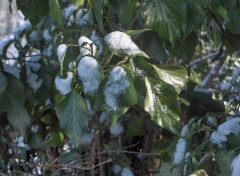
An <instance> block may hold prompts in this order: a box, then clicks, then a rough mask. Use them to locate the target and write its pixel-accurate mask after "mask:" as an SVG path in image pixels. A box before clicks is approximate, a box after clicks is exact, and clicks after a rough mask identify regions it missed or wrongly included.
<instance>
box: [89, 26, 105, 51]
mask: <svg viewBox="0 0 240 176" xmlns="http://www.w3.org/2000/svg"><path fill="white" fill-rule="evenodd" d="M90 39H91V40H92V41H93V42H94V43H96V45H97V49H98V50H97V53H98V55H99V56H100V55H102V52H103V44H102V41H101V39H100V38H99V36H98V35H97V34H96V31H92V34H91V37H90Z"/></svg>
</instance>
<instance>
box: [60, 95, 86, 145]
mask: <svg viewBox="0 0 240 176" xmlns="http://www.w3.org/2000/svg"><path fill="white" fill-rule="evenodd" d="M56 112H57V116H58V118H59V123H60V127H61V128H62V129H63V131H64V132H65V134H66V135H67V136H68V137H69V138H70V139H71V140H72V142H73V143H74V144H76V145H78V144H79V141H80V136H81V134H83V132H84V130H85V129H86V127H87V123H88V119H89V118H90V115H89V113H88V110H87V107H86V105H85V103H84V100H83V98H82V97H81V96H80V95H79V94H78V93H77V92H75V91H72V92H70V93H69V94H67V95H66V97H65V98H64V99H63V100H62V101H60V102H59V103H57V105H56Z"/></svg>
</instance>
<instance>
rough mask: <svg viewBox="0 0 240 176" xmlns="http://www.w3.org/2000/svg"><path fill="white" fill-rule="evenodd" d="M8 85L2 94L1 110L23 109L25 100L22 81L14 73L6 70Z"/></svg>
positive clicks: (0, 99) (0, 97)
mask: <svg viewBox="0 0 240 176" xmlns="http://www.w3.org/2000/svg"><path fill="white" fill-rule="evenodd" d="M4 76H5V77H6V78H7V81H8V85H7V87H6V89H5V91H4V93H3V94H2V95H1V96H0V112H3V111H7V112H10V111H16V110H18V109H21V108H22V106H23V104H24V101H25V92H24V86H23V84H22V82H21V81H19V80H18V79H16V78H15V77H14V76H13V75H11V74H9V73H6V72H4Z"/></svg>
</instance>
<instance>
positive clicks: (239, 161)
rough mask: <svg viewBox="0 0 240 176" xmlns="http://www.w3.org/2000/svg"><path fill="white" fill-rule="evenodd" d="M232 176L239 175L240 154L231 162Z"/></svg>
mask: <svg viewBox="0 0 240 176" xmlns="http://www.w3.org/2000/svg"><path fill="white" fill-rule="evenodd" d="M231 169H232V176H239V175H240V154H238V155H237V156H236V157H235V158H234V159H233V160H232V165H231Z"/></svg>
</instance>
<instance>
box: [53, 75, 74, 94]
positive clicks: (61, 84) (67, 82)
mask: <svg viewBox="0 0 240 176" xmlns="http://www.w3.org/2000/svg"><path fill="white" fill-rule="evenodd" d="M72 79H73V73H72V72H68V73H67V77H66V78H65V79H64V78H60V77H59V76H57V77H56V78H55V86H56V89H57V90H58V91H59V92H60V93H61V94H62V95H66V94H68V93H69V92H71V90H72V87H71V84H72Z"/></svg>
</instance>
